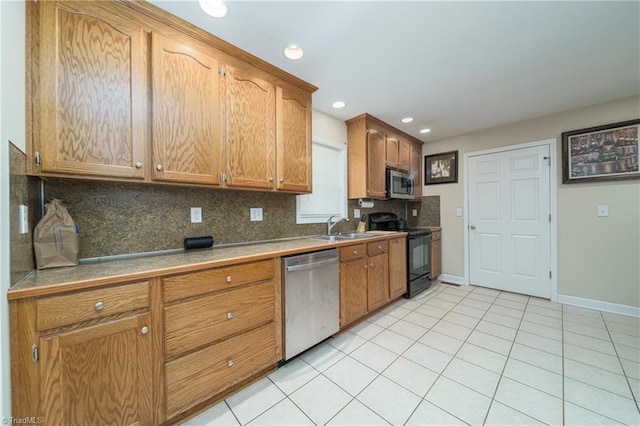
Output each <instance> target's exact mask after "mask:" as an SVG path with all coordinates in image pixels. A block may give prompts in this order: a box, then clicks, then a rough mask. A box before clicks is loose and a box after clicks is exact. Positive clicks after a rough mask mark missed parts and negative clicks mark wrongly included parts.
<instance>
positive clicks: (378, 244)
mask: <svg viewBox="0 0 640 426" xmlns="http://www.w3.org/2000/svg"><path fill="white" fill-rule="evenodd" d="M388 248H389V246H388V242H387V240H384V241H374V242H372V243H367V254H368V255H369V256H375V255H378V254H382V253H386V252H387V250H388Z"/></svg>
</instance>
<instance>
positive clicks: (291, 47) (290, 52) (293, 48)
mask: <svg viewBox="0 0 640 426" xmlns="http://www.w3.org/2000/svg"><path fill="white" fill-rule="evenodd" d="M284 56H286V57H287V58H288V59H291V60H292V61H297V60H298V59H300V58H302V57H303V56H304V51H303V50H302V47H300V45H298V43H289V44H287V45H286V46H285V47H284Z"/></svg>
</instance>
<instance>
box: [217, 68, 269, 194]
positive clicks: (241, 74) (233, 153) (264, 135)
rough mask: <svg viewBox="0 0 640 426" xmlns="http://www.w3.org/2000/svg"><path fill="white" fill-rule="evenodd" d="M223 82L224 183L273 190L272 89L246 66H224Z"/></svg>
mask: <svg viewBox="0 0 640 426" xmlns="http://www.w3.org/2000/svg"><path fill="white" fill-rule="evenodd" d="M222 82H223V83H222V84H223V89H222V96H223V101H222V108H223V113H222V114H223V117H224V120H225V125H226V141H225V149H226V151H225V158H226V162H225V167H224V168H223V172H224V173H226V179H227V180H226V183H227V185H228V186H232V187H244V188H257V189H271V188H274V180H275V163H276V161H275V133H276V132H275V129H276V112H275V105H276V102H275V99H276V98H275V96H276V95H275V92H276V91H275V86H274V85H273V84H271V83H269V82H268V81H265V80H263V79H261V78H258V77H256V76H255V75H254V74H253V73H252V70H251V69H250V68H248V67H247V68H246V69H245V68H242V69H241V68H236V67H232V66H226V67H225V76H224V78H223V80H222Z"/></svg>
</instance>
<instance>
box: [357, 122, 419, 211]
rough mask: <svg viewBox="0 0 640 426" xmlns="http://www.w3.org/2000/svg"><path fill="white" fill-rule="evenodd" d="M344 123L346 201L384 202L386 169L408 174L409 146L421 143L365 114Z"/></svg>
mask: <svg viewBox="0 0 640 426" xmlns="http://www.w3.org/2000/svg"><path fill="white" fill-rule="evenodd" d="M346 123H347V146H348V149H347V161H348V167H347V172H348V175H349V198H350V199H356V198H374V199H385V198H387V193H386V177H387V176H386V169H387V168H392V169H400V170H405V171H409V170H411V165H412V163H411V146H412V145H417V146H419V147H421V146H422V141H420V140H418V139H416V138H414V137H412V136H410V135H408V134H406V133H404V132H402V131H401V130H398V129H396V128H395V127H392V126H389V125H388V124H386V123H385V122H384V121H381V120H379V119H377V118H375V117H373V116H372V115H369V114H366V113H365V114H361V115H359V116H357V117H354V118H351V119H349V120H347V121H346Z"/></svg>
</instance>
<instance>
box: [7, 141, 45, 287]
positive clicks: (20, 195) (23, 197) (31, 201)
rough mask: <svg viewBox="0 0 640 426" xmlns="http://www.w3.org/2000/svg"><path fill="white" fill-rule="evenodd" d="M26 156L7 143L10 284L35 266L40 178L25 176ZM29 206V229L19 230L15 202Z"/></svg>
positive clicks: (16, 204)
mask: <svg viewBox="0 0 640 426" xmlns="http://www.w3.org/2000/svg"><path fill="white" fill-rule="evenodd" d="M26 161H27V156H26V155H25V154H24V153H23V152H22V151H20V150H19V149H18V148H16V147H15V146H14V145H13V144H12V143H9V186H10V197H9V205H10V207H9V209H10V215H9V216H10V223H11V231H10V232H11V233H10V242H9V244H10V251H11V254H10V262H11V266H10V269H11V278H10V279H11V285H13V284H15V283H17V282H18V281H20V279H22V278H23V277H24V276H25V275H27V274H28V273H29V272H31V271H32V270H33V269H34V267H35V263H34V258H33V228H34V227H35V225H36V223H37V222H38V220H39V218H40V201H39V195H38V194H39V189H38V187H39V179H38V178H35V177H31V176H27V163H26ZM20 205H26V206H27V207H28V208H29V233H28V234H19V233H18V231H19V226H18V206H20Z"/></svg>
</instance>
